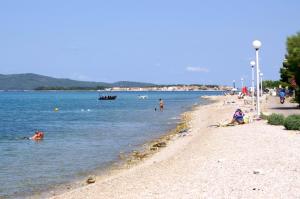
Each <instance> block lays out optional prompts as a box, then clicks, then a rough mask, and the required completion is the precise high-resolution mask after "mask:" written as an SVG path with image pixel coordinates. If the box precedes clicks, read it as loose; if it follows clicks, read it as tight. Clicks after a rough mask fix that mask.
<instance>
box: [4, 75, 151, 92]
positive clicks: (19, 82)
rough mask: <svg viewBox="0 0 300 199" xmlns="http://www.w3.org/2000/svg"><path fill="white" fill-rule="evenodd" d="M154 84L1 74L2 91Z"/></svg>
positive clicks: (148, 84)
mask: <svg viewBox="0 0 300 199" xmlns="http://www.w3.org/2000/svg"><path fill="white" fill-rule="evenodd" d="M154 85H155V84H152V83H144V82H133V81H118V82H114V83H106V82H94V81H79V80H72V79H69V78H55V77H50V76H46V75H39V74H35V73H21V74H7V75H6V74H0V90H36V89H41V90H55V88H59V89H62V90H68V89H78V90H80V89H101V88H111V87H147V86H154Z"/></svg>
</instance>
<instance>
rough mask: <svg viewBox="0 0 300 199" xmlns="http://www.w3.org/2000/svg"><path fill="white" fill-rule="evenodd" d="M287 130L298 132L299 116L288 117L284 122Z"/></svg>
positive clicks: (299, 126)
mask: <svg viewBox="0 0 300 199" xmlns="http://www.w3.org/2000/svg"><path fill="white" fill-rule="evenodd" d="M284 127H285V128H286V129H287V130H300V115H290V116H288V117H287V118H286V119H285V121H284Z"/></svg>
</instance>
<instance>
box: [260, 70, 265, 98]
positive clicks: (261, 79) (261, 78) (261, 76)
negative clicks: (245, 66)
mask: <svg viewBox="0 0 300 199" xmlns="http://www.w3.org/2000/svg"><path fill="white" fill-rule="evenodd" d="M259 76H260V91H261V96H262V95H263V86H262V81H263V76H264V74H263V73H260V74H259Z"/></svg>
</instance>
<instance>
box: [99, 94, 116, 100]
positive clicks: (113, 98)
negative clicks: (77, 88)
mask: <svg viewBox="0 0 300 199" xmlns="http://www.w3.org/2000/svg"><path fill="white" fill-rule="evenodd" d="M116 98H117V96H116V95H104V96H100V97H99V98H98V100H115V99H116Z"/></svg>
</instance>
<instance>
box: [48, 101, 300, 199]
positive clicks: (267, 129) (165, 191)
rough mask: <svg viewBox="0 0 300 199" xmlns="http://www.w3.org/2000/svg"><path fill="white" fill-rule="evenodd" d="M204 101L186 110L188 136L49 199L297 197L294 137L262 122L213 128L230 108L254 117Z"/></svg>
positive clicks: (239, 104)
mask: <svg viewBox="0 0 300 199" xmlns="http://www.w3.org/2000/svg"><path fill="white" fill-rule="evenodd" d="M208 98H209V99H211V100H214V102H213V103H211V104H208V105H203V106H197V107H196V108H195V109H194V110H193V111H191V121H190V122H189V125H190V132H189V134H188V135H186V136H177V137H176V138H175V139H171V140H170V143H169V144H168V146H167V147H164V148H163V149H162V150H160V151H159V152H158V153H155V154H153V155H152V156H151V157H149V158H146V159H145V160H144V161H141V162H140V163H139V164H137V165H134V166H133V167H131V168H128V169H125V170H123V171H122V172H119V173H117V174H113V175H111V176H107V177H105V178H103V179H100V180H97V181H96V182H95V183H94V184H90V185H88V186H84V187H80V188H78V189H74V190H71V191H67V192H64V193H62V194H61V195H57V196H53V197H51V198H52V199H69V198H70V199H71V198H72V199H75V198H128V199H129V198H130V199H135V198H136V199H138V198H149V199H150V198H195V199H196V198H224V197H225V198H299V197H300V170H299V169H298V168H297V165H299V164H300V148H299V147H298V146H299V144H300V136H299V132H298V131H286V130H284V128H283V127H282V126H272V125H268V124H266V121H264V120H259V121H253V122H252V123H249V124H244V125H237V126H230V127H216V125H215V124H218V123H223V122H226V121H228V120H231V117H232V114H233V111H234V110H235V109H236V108H241V109H242V110H243V111H244V112H245V113H246V114H248V115H253V114H254V112H251V109H252V107H251V106H250V105H245V104H244V101H243V100H238V99H236V96H210V97H208ZM233 101H234V102H233Z"/></svg>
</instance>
